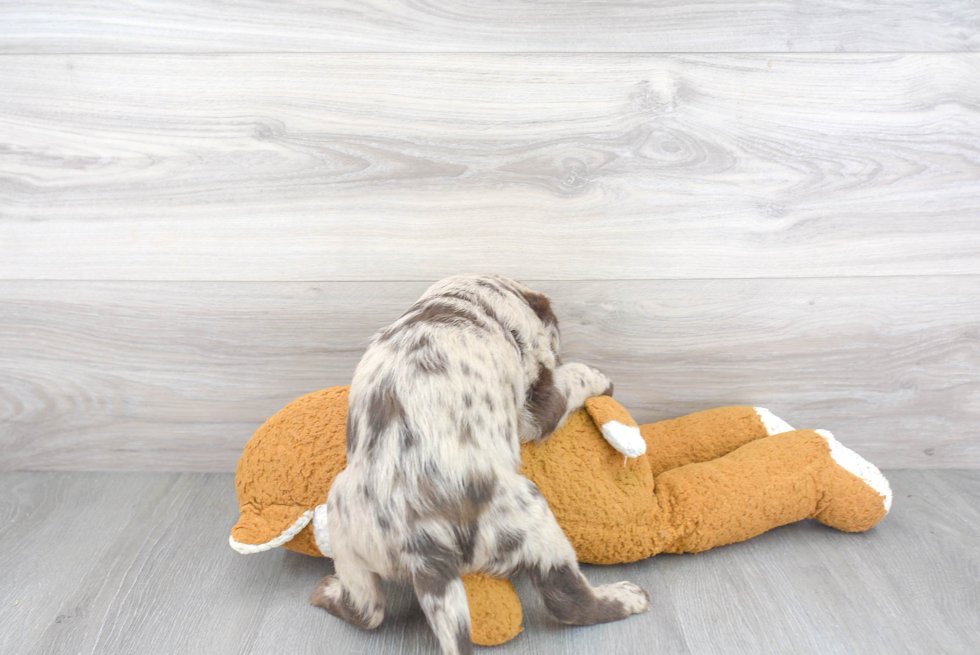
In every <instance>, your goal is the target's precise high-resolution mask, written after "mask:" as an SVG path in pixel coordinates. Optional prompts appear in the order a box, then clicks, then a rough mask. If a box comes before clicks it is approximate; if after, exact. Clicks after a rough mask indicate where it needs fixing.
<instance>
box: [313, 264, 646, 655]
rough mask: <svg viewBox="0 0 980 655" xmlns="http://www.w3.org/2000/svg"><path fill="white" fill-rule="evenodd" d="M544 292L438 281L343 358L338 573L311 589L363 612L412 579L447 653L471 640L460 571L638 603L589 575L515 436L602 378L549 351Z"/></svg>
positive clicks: (320, 598) (330, 515) (599, 605)
mask: <svg viewBox="0 0 980 655" xmlns="http://www.w3.org/2000/svg"><path fill="white" fill-rule="evenodd" d="M558 351H559V334H558V321H557V320H556V319H555V316H554V314H553V313H552V311H551V307H550V303H549V301H548V299H547V298H546V297H545V296H543V295H541V294H539V293H536V292H534V291H532V290H531V289H528V288H527V287H525V286H523V285H521V284H520V283H518V282H515V281H514V280H511V279H508V278H505V277H502V276H493V275H473V276H457V277H452V278H448V279H446V280H443V281H441V282H438V283H436V284H435V285H433V286H432V287H431V288H429V290H428V291H426V292H425V293H424V294H423V295H422V297H421V298H420V299H419V300H418V302H416V303H415V304H414V305H413V306H412V307H411V308H410V309H409V310H408V311H407V312H406V313H405V314H404V315H403V316H402V317H401V318H399V319H398V320H397V321H395V323H394V324H392V325H391V326H389V327H388V328H386V329H385V330H383V331H382V332H380V333H379V334H378V335H376V336H375V337H374V338H373V340H372V341H371V343H370V345H369V346H368V349H367V351H366V352H365V354H364V357H363V359H361V361H360V363H359V364H358V366H357V369H356V370H355V372H354V378H353V381H352V384H351V390H350V406H349V415H348V423H347V468H346V469H344V470H343V471H342V472H341V473H340V475H338V476H337V478H336V480H335V482H334V484H333V486H332V487H331V489H330V496H329V501H328V505H327V527H328V530H329V534H330V546H331V548H332V549H333V553H334V567H335V570H336V575H332V576H327V577H325V578H324V579H323V580H321V581H320V583H319V584H318V585H317V587H316V589H315V590H314V591H313V594H312V595H311V596H310V602H311V603H313V604H314V605H318V606H320V607H323V608H324V609H326V610H327V611H328V612H330V613H331V614H334V615H336V616H339V617H340V618H342V619H345V620H346V621H348V622H350V623H352V624H353V625H356V626H358V627H360V628H365V629H372V628H376V627H377V626H378V625H379V624H380V623H381V620H382V618H383V616H384V605H385V596H384V591H383V589H382V586H381V580H382V579H386V580H399V581H410V582H411V583H412V585H413V586H414V588H415V593H416V595H417V596H418V599H419V603H420V604H421V606H422V610H423V612H424V613H425V616H426V619H427V620H428V622H429V625H430V626H431V628H432V630H433V631H434V632H435V634H436V636H437V637H438V639H439V644H440V646H441V647H442V652H443V653H445V654H446V655H450V654H453V655H455V654H457V653H471V652H472V648H473V646H472V642H471V640H470V614H469V607H468V603H467V600H466V593H465V591H464V588H463V582H462V580H461V578H460V576H461V575H463V574H466V573H470V572H473V571H483V572H486V573H489V574H490V575H493V576H498V577H511V576H513V575H515V574H517V573H526V574H527V575H528V576H529V577H530V579H531V581H532V582H533V584H534V586H535V587H536V588H537V590H538V591H539V592H540V593H541V595H542V597H543V598H544V602H545V605H546V606H547V608H548V611H549V612H550V613H551V614H552V615H553V616H554V617H555V618H556V619H557V620H558V621H561V622H563V623H569V624H576V625H588V624H593V623H602V622H606V621H616V620H619V619H623V618H625V617H627V616H629V615H630V614H635V613H638V612H643V611H645V610H647V609H648V607H649V604H648V599H649V597H648V596H647V594H646V592H645V591H643V590H642V589H641V588H639V587H637V586H636V585H633V584H630V583H628V582H620V583H617V584H610V585H603V586H600V587H592V586H591V585H590V584H589V583H588V581H586V579H585V577H584V576H583V575H582V574H581V573H580V572H579V568H578V563H577V560H576V557H575V551H574V549H573V548H572V546H571V544H570V543H569V542H568V539H567V538H566V537H565V535H564V533H563V532H562V530H561V528H560V527H559V526H558V523H557V521H556V520H555V517H554V515H553V514H552V513H551V510H550V509H549V508H548V503H547V502H546V501H545V499H544V497H543V496H542V495H541V492H540V491H538V488H537V487H536V486H535V485H534V483H533V482H531V481H530V480H528V479H527V478H525V477H524V476H522V475H520V474H519V473H518V470H519V467H520V454H521V453H520V444H521V443H522V442H526V441H541V440H543V439H546V438H547V437H548V436H549V435H550V434H551V433H552V432H554V430H555V429H556V428H557V427H559V426H560V425H561V424H562V423H563V422H564V421H565V419H566V418H568V415H569V414H570V413H571V412H573V411H575V410H576V409H578V408H579V407H581V406H582V405H583V404H584V403H585V400H586V399H587V398H589V397H591V396H596V395H600V394H603V393H607V394H609V393H612V383H611V382H610V381H609V378H607V377H606V376H605V375H603V374H602V373H601V372H600V371H598V370H596V369H594V368H591V367H588V366H585V365H584V364H561V362H560V358H559V354H558Z"/></svg>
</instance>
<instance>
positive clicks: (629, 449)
mask: <svg viewBox="0 0 980 655" xmlns="http://www.w3.org/2000/svg"><path fill="white" fill-rule="evenodd" d="M602 436H603V437H604V438H605V440H606V441H608V442H609V445H610V446H612V447H613V448H615V449H616V450H618V451H619V452H621V453H623V454H624V455H626V456H627V457H639V456H640V455H642V454H644V453H645V452H646V451H647V442H646V440H644V438H643V435H642V434H640V428H638V427H635V426H632V425H624V424H623V423H620V422H619V421H609V422H607V423H604V424H603V426H602Z"/></svg>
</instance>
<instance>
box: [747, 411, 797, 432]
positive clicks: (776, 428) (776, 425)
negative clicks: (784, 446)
mask: <svg viewBox="0 0 980 655" xmlns="http://www.w3.org/2000/svg"><path fill="white" fill-rule="evenodd" d="M752 409H754V410H755V413H756V414H758V415H759V420H761V421H762V426H763V427H764V428H765V429H766V432H768V433H769V436H770V437H771V436H772V435H774V434H782V433H783V432H792V431H793V430H795V429H796V428H794V427H793V426H792V425H790V424H789V423H787V422H786V421H784V420H783V419H781V418H779V417H778V416H776V415H775V414H773V413H772V412H770V411H769V410H768V409H766V408H765V407H753V408H752Z"/></svg>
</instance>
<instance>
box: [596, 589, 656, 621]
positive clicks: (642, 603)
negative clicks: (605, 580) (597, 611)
mask: <svg viewBox="0 0 980 655" xmlns="http://www.w3.org/2000/svg"><path fill="white" fill-rule="evenodd" d="M596 593H597V594H598V595H599V596H600V597H602V598H607V599H609V600H615V601H617V602H619V603H620V604H621V605H622V606H623V609H624V610H626V612H628V614H627V616H629V615H630V614H639V613H640V612H646V611H647V610H648V609H650V594H648V593H647V592H646V591H644V589H643V588H642V587H639V586H637V585H635V584H633V583H632V582H625V581H624V582H614V583H612V584H605V585H601V586H599V587H596Z"/></svg>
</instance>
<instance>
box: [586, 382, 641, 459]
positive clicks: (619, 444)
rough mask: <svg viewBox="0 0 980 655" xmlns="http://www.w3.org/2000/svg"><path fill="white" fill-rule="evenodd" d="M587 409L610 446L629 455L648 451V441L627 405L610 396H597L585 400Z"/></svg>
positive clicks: (637, 455) (633, 455)
mask: <svg viewBox="0 0 980 655" xmlns="http://www.w3.org/2000/svg"><path fill="white" fill-rule="evenodd" d="M585 409H586V411H588V412H589V416H591V417H592V420H593V421H595V424H596V425H597V426H598V427H599V429H600V430H601V431H602V436H603V438H605V440H606V441H608V442H609V445H610V446H612V447H613V448H615V449H616V450H618V451H619V452H621V453H623V454H624V455H626V456H627V457H639V456H640V455H643V454H644V453H646V451H647V442H646V441H645V440H644V439H643V435H641V434H640V427H639V426H638V425H637V424H636V421H634V420H633V417H632V416H630V413H629V412H627V411H626V408H625V407H623V406H622V405H620V404H619V403H618V402H616V401H615V400H613V399H612V398H610V397H609V396H596V397H594V398H589V399H588V400H586V401H585Z"/></svg>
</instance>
